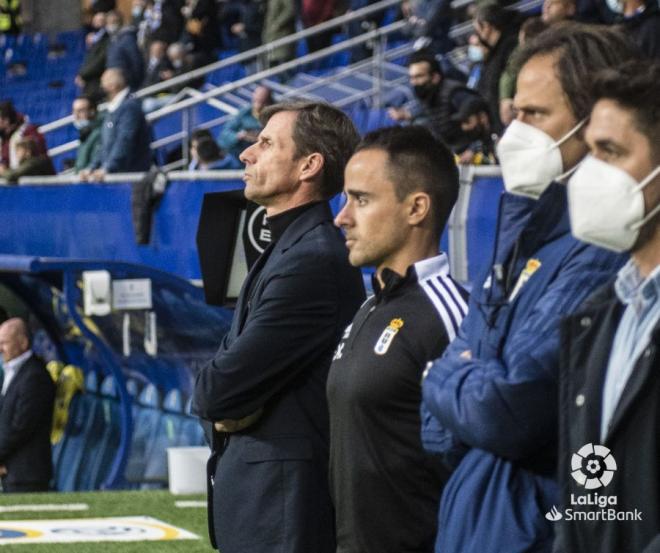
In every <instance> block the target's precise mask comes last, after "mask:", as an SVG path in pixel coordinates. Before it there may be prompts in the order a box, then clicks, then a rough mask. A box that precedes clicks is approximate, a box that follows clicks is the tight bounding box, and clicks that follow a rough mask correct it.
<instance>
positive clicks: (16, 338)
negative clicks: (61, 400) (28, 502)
mask: <svg viewBox="0 0 660 553" xmlns="http://www.w3.org/2000/svg"><path fill="white" fill-rule="evenodd" d="M0 353H1V354H2V360H3V363H4V368H5V379H4V382H3V384H2V394H0V477H2V489H3V491H4V492H16V493H23V492H42V491H43V492H45V491H48V488H49V483H50V479H51V477H52V475H53V468H52V461H51V449H50V430H51V426H52V422H53V403H54V401H55V385H54V384H53V381H52V379H51V377H50V375H49V374H48V372H47V371H46V368H45V366H44V364H43V362H42V361H41V360H40V359H39V358H37V357H36V356H35V355H34V354H33V353H32V349H31V348H30V333H29V332H28V329H27V326H26V325H25V323H24V322H23V321H22V320H21V319H18V318H12V319H8V320H7V321H5V322H4V323H2V325H0Z"/></svg>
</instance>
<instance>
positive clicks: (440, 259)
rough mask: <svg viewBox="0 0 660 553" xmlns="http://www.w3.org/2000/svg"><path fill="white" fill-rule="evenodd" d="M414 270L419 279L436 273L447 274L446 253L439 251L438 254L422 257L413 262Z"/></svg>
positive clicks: (447, 262) (447, 261)
mask: <svg viewBox="0 0 660 553" xmlns="http://www.w3.org/2000/svg"><path fill="white" fill-rule="evenodd" d="M415 271H416V272H417V278H418V279H419V280H425V279H427V278H430V277H432V276H435V275H437V274H438V273H440V274H442V275H448V274H449V260H448V259H447V254H446V253H444V252H440V253H439V254H438V255H436V256H433V257H428V258H427V259H422V260H421V261H418V262H417V263H415Z"/></svg>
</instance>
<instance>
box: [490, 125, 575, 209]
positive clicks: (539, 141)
mask: <svg viewBox="0 0 660 553" xmlns="http://www.w3.org/2000/svg"><path fill="white" fill-rule="evenodd" d="M585 122H586V119H584V120H582V121H580V122H579V123H578V124H577V125H575V127H573V128H572V129H571V130H570V131H569V132H568V133H566V134H565V135H564V136H562V137H561V138H560V139H559V140H558V141H556V142H555V140H553V139H552V137H550V136H549V135H547V134H546V133H544V132H543V131H542V130H539V129H537V128H536V127H532V126H531V125H528V124H527V123H523V122H522V121H518V120H517V119H516V120H514V121H513V122H512V123H511V124H510V125H509V126H508V127H507V129H506V131H505V133H504V136H502V138H501V139H500V141H499V143H498V144H497V157H498V158H499V160H500V167H501V168H502V177H503V178H504V186H505V188H506V189H507V191H508V192H510V193H511V194H517V195H518V196H527V197H528V198H534V199H535V200H537V199H538V198H540V197H541V194H543V192H545V189H546V188H548V186H549V185H550V183H551V182H552V181H553V180H561V179H562V178H565V177H567V176H568V175H570V174H571V173H572V172H573V171H574V169H571V170H569V171H567V172H566V173H562V171H563V163H562V159H561V152H560V151H559V146H561V145H562V144H563V143H564V142H566V141H567V140H568V139H569V138H571V136H573V135H574V134H575V133H576V132H578V131H579V130H580V129H581V128H582V126H583V125H584V124H585Z"/></svg>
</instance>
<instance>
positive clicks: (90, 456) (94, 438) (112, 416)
mask: <svg viewBox="0 0 660 553" xmlns="http://www.w3.org/2000/svg"><path fill="white" fill-rule="evenodd" d="M97 401H98V403H99V407H100V408H99V409H98V416H96V417H95V418H94V419H93V420H92V421H90V424H89V433H88V434H87V437H86V441H85V452H84V455H83V461H82V466H81V468H80V470H79V471H78V475H77V479H76V489H78V490H96V489H99V488H100V486H101V484H102V483H103V481H104V479H105V478H106V477H107V476H108V475H109V473H110V468H111V465H112V461H113V459H114V457H115V454H116V452H117V449H118V447H119V438H120V428H119V400H118V394H117V388H116V385H115V380H114V378H113V377H112V376H106V377H105V378H104V379H103V382H102V384H101V388H100V391H99V395H98V397H97Z"/></svg>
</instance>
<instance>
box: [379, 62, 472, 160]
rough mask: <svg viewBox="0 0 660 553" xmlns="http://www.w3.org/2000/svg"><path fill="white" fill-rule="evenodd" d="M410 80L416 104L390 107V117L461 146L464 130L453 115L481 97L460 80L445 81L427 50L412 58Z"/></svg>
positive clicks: (409, 70)
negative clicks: (469, 101) (421, 127)
mask: <svg viewBox="0 0 660 553" xmlns="http://www.w3.org/2000/svg"><path fill="white" fill-rule="evenodd" d="M408 78H409V82H410V86H411V87H412V89H413V93H414V95H415V101H414V102H413V103H412V104H411V105H409V106H404V107H394V108H390V109H389V110H388V112H387V113H388V115H389V116H390V117H391V118H392V119H393V120H394V121H399V122H408V123H411V124H413V125H422V126H424V127H426V128H428V129H429V130H430V131H431V132H432V133H433V135H434V136H435V137H436V138H441V139H442V140H444V141H445V142H447V144H449V145H450V146H451V147H452V148H454V147H460V145H461V143H462V142H461V141H462V140H463V137H462V131H461V127H460V124H459V123H458V122H457V121H456V120H455V119H453V117H452V116H453V115H454V114H455V113H456V112H457V111H458V110H459V109H460V106H461V105H462V104H463V103H464V102H467V101H468V100H470V99H472V98H475V97H478V95H477V93H476V92H474V91H473V90H470V89H469V88H467V87H466V86H465V85H464V84H463V83H461V82H459V81H454V80H452V79H447V78H445V77H444V75H443V73H442V70H441V68H440V64H439V63H438V61H437V60H436V58H435V56H433V55H432V54H431V53H430V52H427V51H424V50H420V51H418V52H415V53H414V54H412V55H411V56H410V59H409V60H408Z"/></svg>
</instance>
